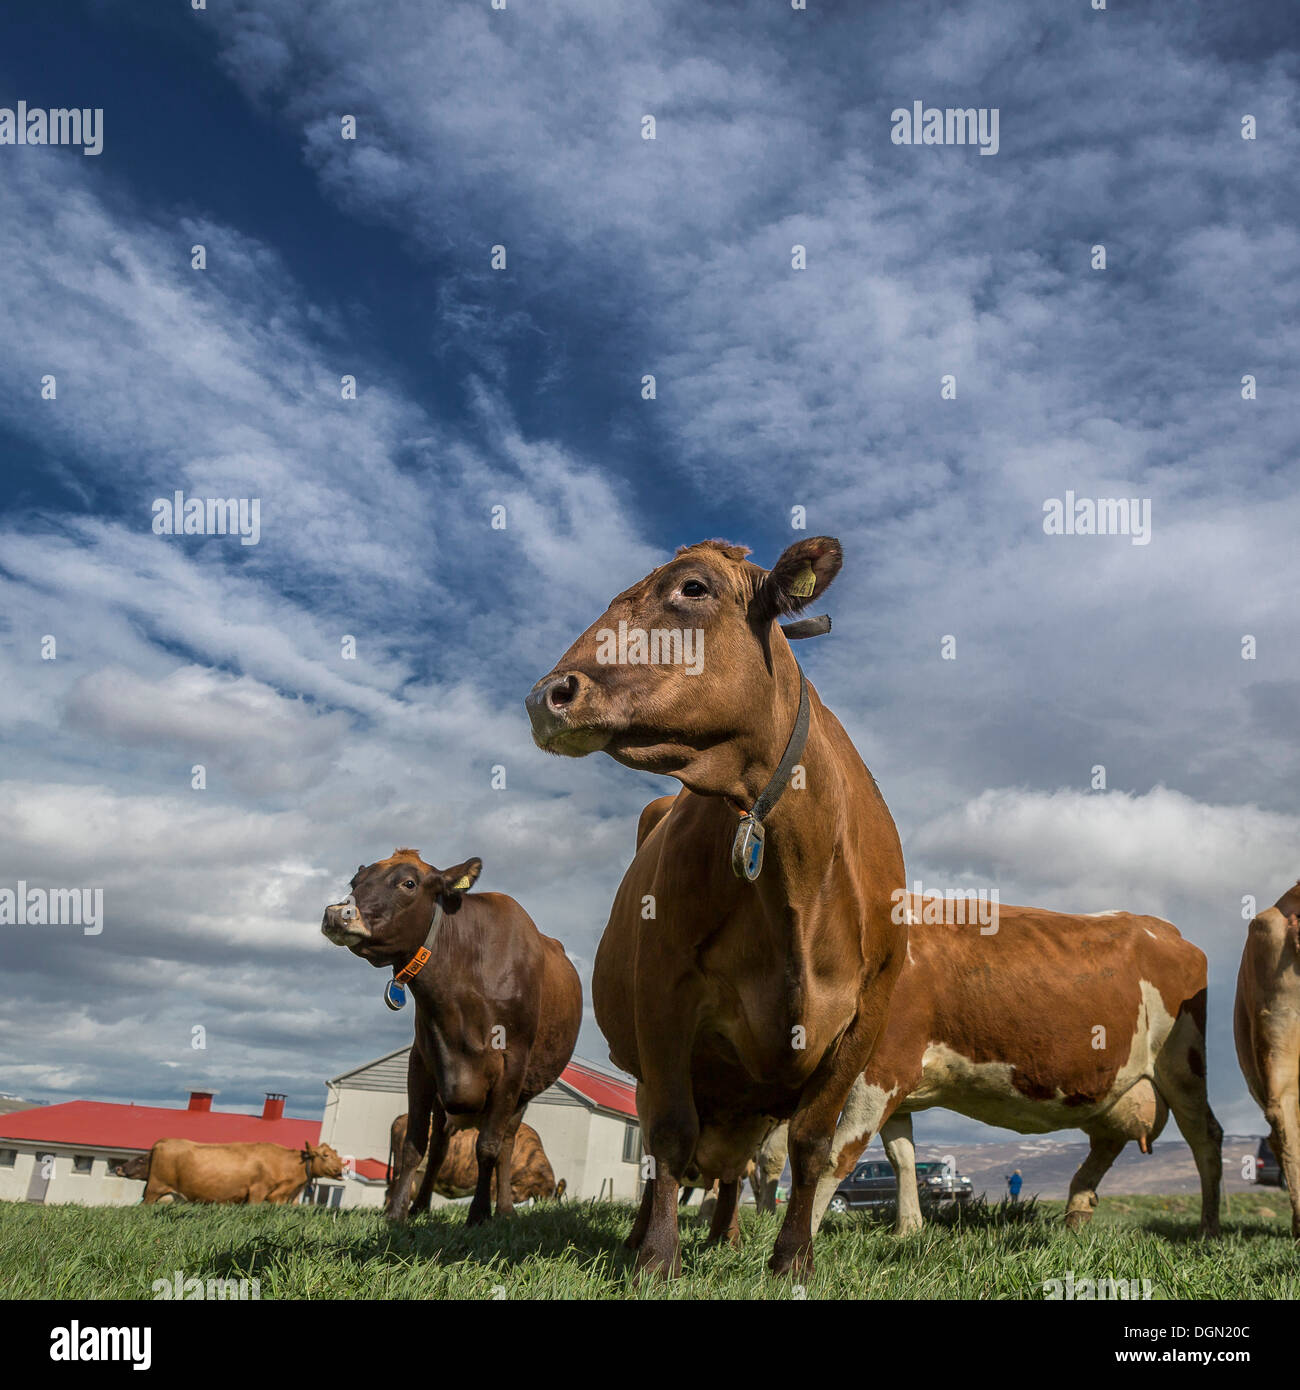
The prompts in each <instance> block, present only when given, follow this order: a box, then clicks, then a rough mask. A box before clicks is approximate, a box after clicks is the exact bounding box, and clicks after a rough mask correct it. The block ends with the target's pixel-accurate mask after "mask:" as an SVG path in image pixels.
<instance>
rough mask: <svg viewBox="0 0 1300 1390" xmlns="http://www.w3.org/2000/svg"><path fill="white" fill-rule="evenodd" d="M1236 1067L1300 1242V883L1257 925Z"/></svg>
mask: <svg viewBox="0 0 1300 1390" xmlns="http://www.w3.org/2000/svg"><path fill="white" fill-rule="evenodd" d="M1233 1031H1234V1032H1235V1033H1236V1037H1237V1060H1238V1061H1239V1062H1240V1063H1241V1070H1242V1074H1243V1075H1244V1076H1245V1078H1246V1085H1247V1086H1248V1087H1249V1088H1250V1094H1251V1095H1252V1096H1254V1098H1255V1103H1256V1104H1257V1105H1258V1106H1259V1107H1260V1109H1261V1110H1263V1112H1264V1118H1265V1119H1266V1120H1267V1121H1268V1127H1269V1131H1270V1134H1271V1139H1270V1144H1271V1146H1272V1149H1273V1152H1274V1153H1275V1154H1276V1155H1277V1161H1278V1163H1279V1165H1280V1166H1281V1169H1282V1173H1283V1175H1284V1177H1285V1179H1286V1185H1287V1191H1288V1194H1289V1195H1290V1198H1291V1234H1292V1235H1293V1236H1294V1237H1295V1238H1296V1239H1297V1240H1300V1099H1298V1092H1300V883H1297V884H1296V885H1295V887H1294V888H1290V889H1288V890H1287V891H1286V892H1285V893H1283V894H1282V896H1281V897H1280V898H1279V899H1278V900H1277V902H1276V903H1274V904H1273V906H1272V907H1268V908H1265V909H1264V911H1263V912H1261V913H1260V914H1259V916H1258V917H1256V918H1255V919H1254V921H1252V922H1251V924H1250V928H1249V930H1248V931H1247V933H1246V948H1245V950H1244V951H1243V952H1242V955H1241V969H1240V971H1238V974H1237V1003H1236V1008H1235V1010H1234V1015H1233Z"/></svg>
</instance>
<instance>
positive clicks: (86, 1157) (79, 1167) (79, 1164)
mask: <svg viewBox="0 0 1300 1390" xmlns="http://www.w3.org/2000/svg"><path fill="white" fill-rule="evenodd" d="M94 1166H95V1158H94V1155H93V1154H74V1155H73V1157H72V1171H73V1172H74V1173H89V1172H90V1170H91V1169H92V1168H93V1167H94Z"/></svg>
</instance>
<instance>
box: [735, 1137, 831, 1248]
mask: <svg viewBox="0 0 1300 1390" xmlns="http://www.w3.org/2000/svg"><path fill="white" fill-rule="evenodd" d="M789 1149H790V1136H789V1133H788V1131H787V1130H786V1127H785V1125H784V1124H780V1125H777V1127H776V1128H775V1129H774V1130H773V1131H772V1132H771V1134H769V1135H768V1136H767V1138H766V1139H764V1140H763V1143H762V1145H761V1146H760V1147H759V1150H758V1171H757V1173H756V1174H755V1180H754V1201H755V1203H756V1205H757V1207H758V1210H759V1211H763V1212H766V1211H775V1210H776V1189H777V1187H778V1186H779V1185H780V1182H781V1173H782V1171H783V1170H784V1168H785V1160H786V1156H787V1154H788V1153H789ZM820 1192H821V1186H820V1184H819V1185H818V1193H819V1194H820ZM827 1200H829V1198H828V1199H827ZM822 1210H823V1211H824V1210H825V1207H823V1208H822ZM816 1229H817V1227H816V1224H814V1226H813V1232H814V1234H816Z"/></svg>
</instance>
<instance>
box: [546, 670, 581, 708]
mask: <svg viewBox="0 0 1300 1390" xmlns="http://www.w3.org/2000/svg"><path fill="white" fill-rule="evenodd" d="M577 693H578V678H577V676H573V675H569V676H562V677H561V678H560V679H559V680H557V681H556V682H554V684H552V685H550V686H548V687H547V691H546V702H547V704H549V705H550V707H551V708H552V709H563V708H564V707H565V705H570V704H572V703H573V701H574V698H575V696H576V695H577Z"/></svg>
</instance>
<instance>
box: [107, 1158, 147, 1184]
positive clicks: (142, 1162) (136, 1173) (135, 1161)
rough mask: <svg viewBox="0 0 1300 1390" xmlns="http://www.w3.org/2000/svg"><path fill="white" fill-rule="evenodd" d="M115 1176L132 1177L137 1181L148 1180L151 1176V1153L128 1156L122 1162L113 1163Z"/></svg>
mask: <svg viewBox="0 0 1300 1390" xmlns="http://www.w3.org/2000/svg"><path fill="white" fill-rule="evenodd" d="M113 1176H114V1177H115V1178H132V1179H134V1180H135V1181H137V1182H146V1181H147V1180H148V1178H149V1155H148V1154H136V1156H135V1157H134V1158H126V1159H123V1160H122V1161H121V1162H120V1163H115V1164H114V1165H113Z"/></svg>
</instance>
